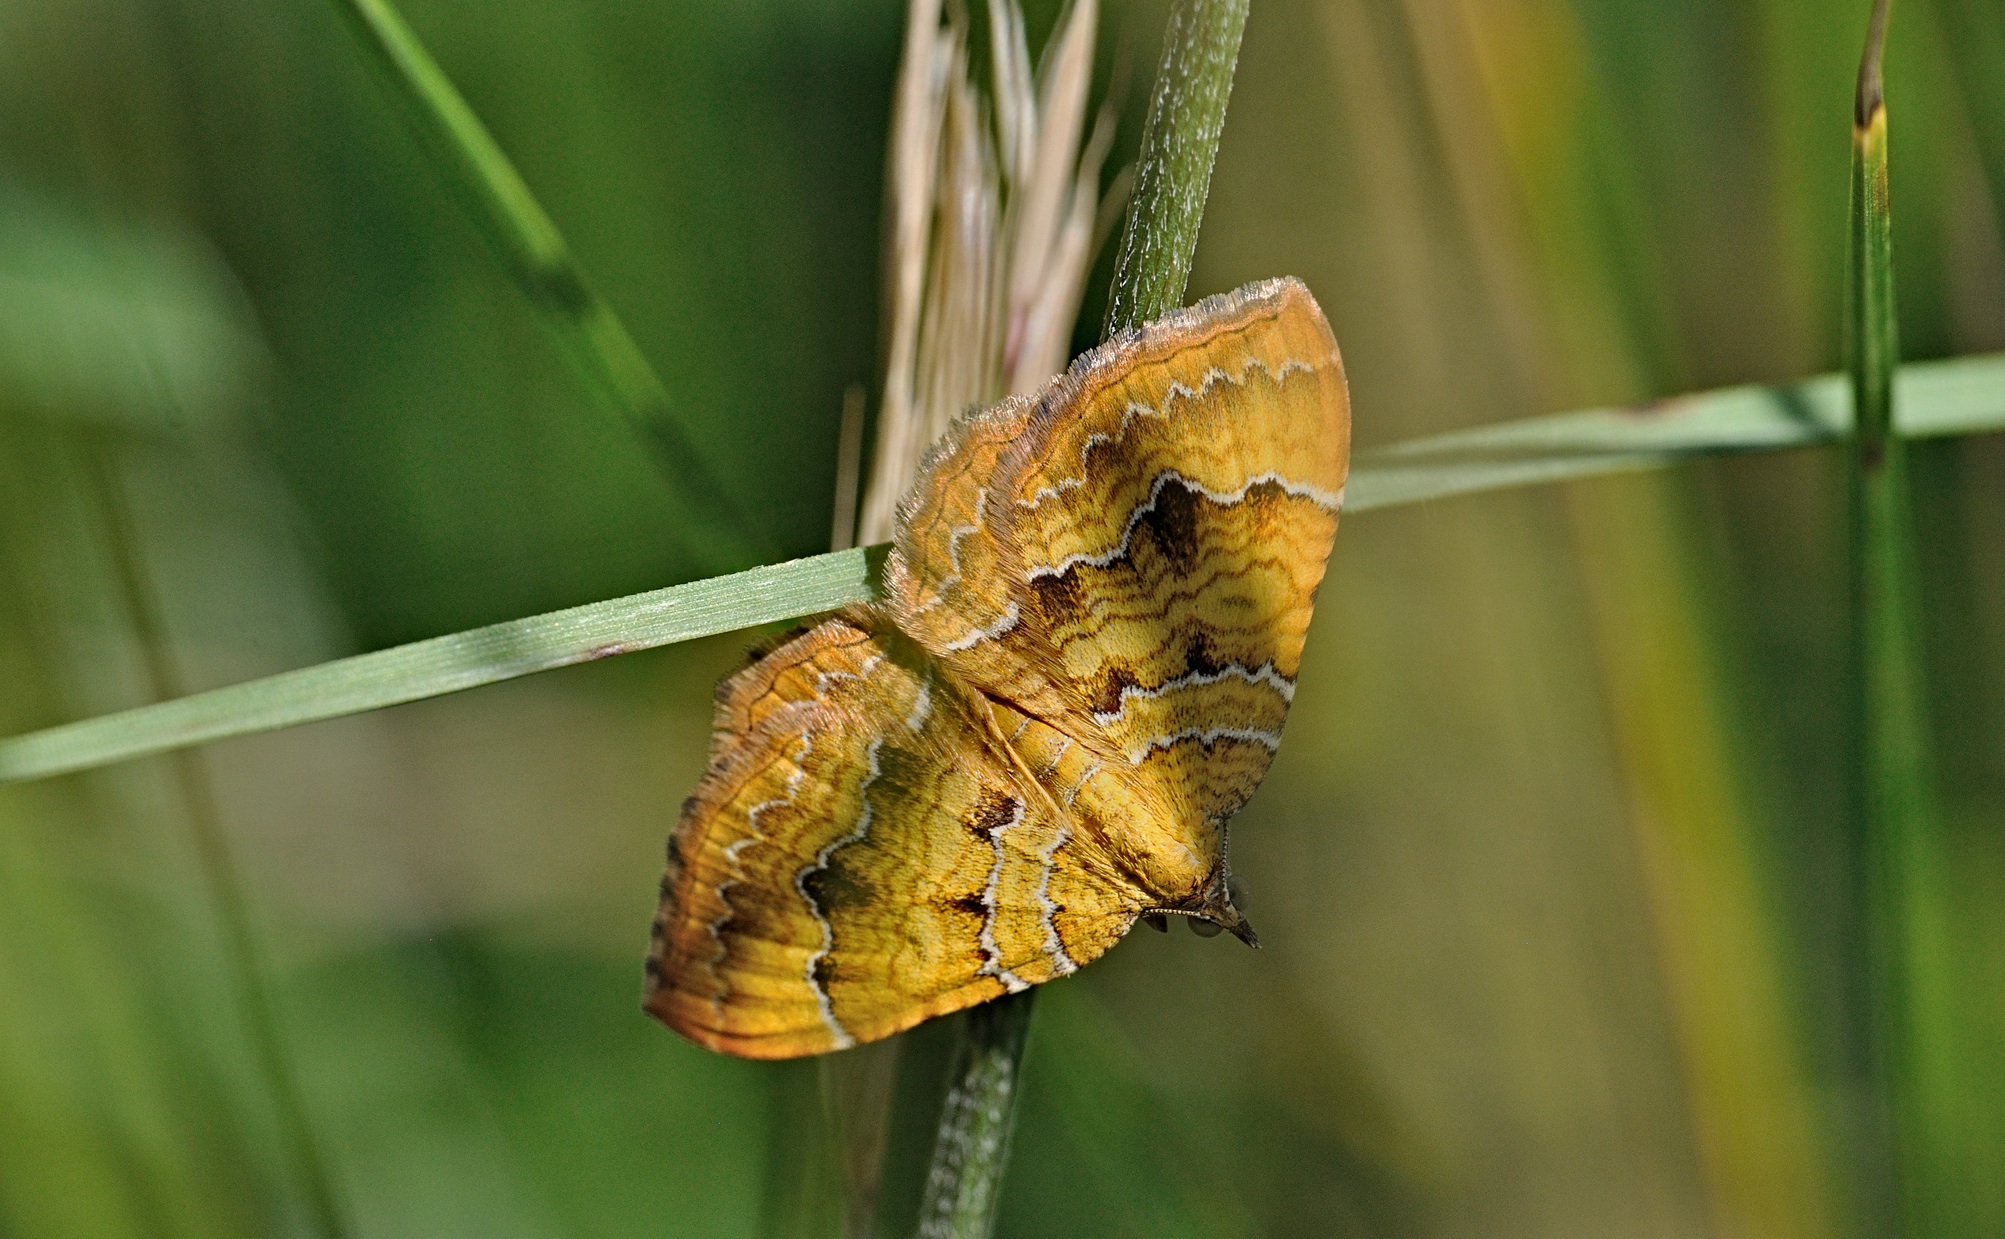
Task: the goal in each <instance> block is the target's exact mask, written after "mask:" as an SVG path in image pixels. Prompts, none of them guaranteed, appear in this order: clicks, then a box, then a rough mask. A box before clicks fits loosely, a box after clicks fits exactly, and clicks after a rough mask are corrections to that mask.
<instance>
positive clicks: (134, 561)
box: [83, 442, 349, 1239]
mask: <svg viewBox="0 0 2005 1239" xmlns="http://www.w3.org/2000/svg"><path fill="white" fill-rule="evenodd" d="M83 455H84V461H83V473H84V475H85V476H86V477H87V478H88V479H89V482H90V488H91V492H92V498H93V500H94V502H95V504H96V507H97V513H98V519H99V520H100V521H101V522H102V523H103V526H104V538H105V544H106V546H107V547H108V549H109V550H110V566H111V569H112V575H113V578H114V584H115V586H116V595H115V596H116V597H117V598H118V600H119V604H120V606H121V607H122V608H123V609H124V611H125V618H126V621H127V623H129V624H130V625H131V628H132V634H133V637H134V640H135V642H136V643H137V645H138V647H139V654H140V659H141V666H142V667H143V668H144V670H145V674H146V679H147V682H148V688H149V689H150V690H151V692H152V694H153V696H154V698H155V699H157V700H161V701H166V700H169V699H171V698H174V697H179V696H181V695H183V694H184V693H185V692H186V689H185V687H184V686H183V685H182V683H181V677H180V676H179V675H178V674H177V673H176V671H175V668H174V663H173V658H172V656H171V654H170V653H169V650H168V647H167V633H166V627H165V625H164V624H163V623H162V622H161V619H160V616H159V613H158V608H157V606H156V604H155V601H154V597H153V592H152V590H151V588H150V586H149V583H148V581H147V578H146V571H145V568H144V565H143V564H142V563H141V562H140V559H139V545H140V543H139V527H138V524H137V523H136V522H135V521H134V520H133V518H132V514H131V512H130V510H129V509H128V507H127V504H126V499H125V492H124V489H123V486H122V483H121V481H120V479H119V477H118V473H117V468H116V461H115V459H114V452H113V448H112V446H111V445H109V444H107V443H102V442H93V443H89V444H88V445H87V446H86V447H85V448H84V449H83ZM166 760H167V762H168V765H169V768H170V769H171V771H172V782H173V786H174V788H175V791H176V793H177V794H178V796H179V798H180V801H181V810H182V812H183V813H184V814H186V816H187V821H188V829H189V835H190V840H191V842H192V843H193V845H194V849H195V855H196V860H197V862H198V863H199V864H200V866H201V870H202V875H203V878H204V880H205V881H206V882H207V884H208V892H207V894H208V897H209V903H210V906H211V907H212V908H213V909H214V912H215V916H216V923H217V928H218V930H219V931H220V935H221V938H222V942H223V949H224V952H225V954H226V955H227V957H228V958H227V959H226V960H225V967H226V969H227V976H228V979H229V984H230V988H231V990H232V992H233V995H234V997H235V999H236V1003H237V1017H238V1019H240V1020H241V1021H242V1023H243V1031H244V1036H245V1039H246V1040H247V1041H249V1042H250V1045H251V1050H252V1053H253V1054H255V1055H256V1058H257V1061H256V1063H255V1067H256V1070H257V1072H258V1076H259V1078H260V1079H261V1080H262V1081H263V1083H264V1086H265V1089H266V1092H267V1093H268V1094H269V1100H270V1102H271V1105H272V1112H273V1115H274V1117H275V1118H276V1119H277V1122H278V1130H279V1139H280V1140H281V1142H282V1143H283V1145H284V1148H283V1150H282V1156H283V1158H284V1161H285V1163H286V1168H287V1169H288V1170H289V1171H290V1172H291V1173H292V1174H293V1175H294V1176H295V1180H296V1185H297V1187H298V1189H299V1190H300V1192H301V1193H302V1196H303V1199H302V1202H301V1203H302V1204H303V1206H304V1208H305V1210H306V1214H307V1221H308V1224H309V1225H310V1227H311V1228H312V1232H313V1233H314V1234H316V1235H319V1236H322V1239H343V1237H344V1236H346V1235H347V1234H348V1233H349V1230H348V1225H347V1222H346V1220H345V1218H344V1216H343V1214H342V1211H341V1206H340V1202H339V1200H338V1199H337V1197H336V1195H335V1191H334V1180H333V1175H332V1174H331V1172H330V1171H329V1169H328V1165H327V1160H326V1156H325V1154H324V1152H323V1150H322V1149H321V1146H320V1142H319V1140H318V1138H317V1137H316V1136H315V1134H314V1129H313V1121H312V1118H311V1116H310V1115H309V1113H308V1111H307V1105H306V1099H305V1097H304V1096H303V1095H302V1094H301V1092H300V1085H299V1075H298V1068H297V1065H296V1064H295V1062H294V1060H293V1055H292V1052H291V1049H290V1047H289V1046H288V1045H287V1042H286V1039H285V1035H284V1033H283V1031H282V1029H281V1022H280V1019H279V1014H278V1010H277V1005H276V1003H275V1002H274V1000H273V997H272V992H271V987H270V985H269V984H267V982H266V979H265V978H266V967H265V963H264V960H263V958H262V953H261V952H260V951H259V949H258V942H257V934H256V931H255V930H254V929H253V928H252V925H251V912H250V906H249V903H248V901H247V900H246V899H245V898H244V888H243V880H242V878H241V877H240V876H239V875H238V872H237V866H236V860H235V858H234V857H233V856H232V854H231V852H230V843H229V840H228V838H227V837H225V835H224V833H223V822H222V814H221V812H220V810H219V809H218V807H217V803H216V793H215V789H214V787H213V786H212V785H211V784H210V782H209V776H208V772H207V770H206V769H205V768H204V767H203V764H202V756H201V754H199V753H196V752H193V751H190V750H183V751H181V752H176V753H170V754H168V755H167V757H166Z"/></svg>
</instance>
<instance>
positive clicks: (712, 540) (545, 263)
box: [335, 0, 772, 571]
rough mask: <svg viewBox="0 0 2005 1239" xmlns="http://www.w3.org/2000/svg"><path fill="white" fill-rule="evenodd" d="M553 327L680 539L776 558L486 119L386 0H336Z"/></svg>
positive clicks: (715, 553) (720, 566)
mask: <svg viewBox="0 0 2005 1239" xmlns="http://www.w3.org/2000/svg"><path fill="white" fill-rule="evenodd" d="M335 3H336V6H337V7H338V8H339V9H340V10H341V12H342V14H343V15H344V16H345V17H347V18H348V21H349V24H350V26H351V27H352V28H353V29H354V31H355V33H356V35H357V36H358V37H359V38H360V39H361V41H362V43H363V45H364V46H365V47H366V48H368V49H369V50H370V51H371V52H373V53H374V54H375V56H376V57H377V59H378V60H379V62H380V63H381V65H382V66H383V68H384V69H385V70H386V71H387V72H388V74H389V77H390V81H391V83H392V85H394V86H395V87H396V89H397V96H398V100H399V102H400V103H401V104H402V105H403V108H404V111H405V113H406V115H407V116H408V117H409V119H410V121H411V123H412V125H413V126H414V127H415V128H416V130H417V132H418V134H419V137H420V138H421V139H422V141H423V143H424V145H425V146H426V147H427V148H428V150H429V151H430V153H431V154H432V155H433V157H434V158H435V159H436V160H437V161H438V164H439V169H440V171H441V173H442V174H443V175H444V176H445V179H446V181H447V182H448V183H449V184H451V185H452V186H453V188H454V189H456V190H457V191H458V192H459V193H460V195H461V197H462V198H463V199H465V201H466V204H467V206H468V208H469V210H470V211H471V213H472V215H473V219H474V223H475V224H476V225H477V226H478V227H479V228H480V230H481V232H482V233H483V234H484V235H485V236H486V237H487V239H488V242H489V243H490V244H491V245H492V246H493V247H494V250H495V253H496V254H498V255H499V256H500V257H501V259H502V261H503V262H505V263H506V264H507V266H508V269H509V272H510V274H512V275H513V276H514V277H515V281H516V283H517V284H518V285H520V287H521V288H522V291H523V292H524V293H525V294H527V295H528V297H529V301H530V303H531V304H532V305H533V306H534V307H535V308H536V311H537V315H538V317H539V318H540V319H541V320H542V322H543V324H544V327H545V329H546V330H548V331H549V333H550V336H551V338H552V339H553V340H554V341H555V342H556V343H557V345H558V347H559V349H560V350H561V351H562V352H563V353H564V355H565V357H566V358H567V359H568V360H569V361H570V362H571V364H572V366H573V367H574V368H575V369H576V370H577V371H578V374H579V376H580V377H581V378H582V379H583V380H584V382H585V385H586V387H587V388H588V389H589V390H590V391H591V393H592V395H593V397H594V398H595V399H597V400H598V402H599V403H600V404H602V405H603V406H605V407H606V408H607V409H608V410H609V411H610V412H612V413H614V414H615V415H617V416H619V417H621V418H623V419H624V420H625V421H626V423H627V424H628V426H629V427H630V429H632V431H633V432H634V433H635V434H636V435H637V436H638V437H639V438H640V439H641V441H642V442H643V444H644V445H645V446H646V447H647V448H648V449H649V455H650V457H651V458H652V459H653V460H654V461H655V463H656V465H657V466H658V467H659V468H660V469H661V471H662V473H663V474H664V475H665V477H666V479H667V481H668V483H669V486H670V489H671V491H672V494H671V498H672V499H673V500H674V501H675V503H676V504H677V505H678V508H679V510H680V512H681V514H682V516H683V517H684V518H685V519H686V520H687V522H688V525H687V528H686V529H685V530H684V536H683V537H682V539H681V542H682V544H683V546H684V547H685V549H687V550H688V551H689V552H690V554H692V555H693V556H695V557H696V558H697V560H698V562H701V563H706V564H709V565H710V566H711V567H712V568H713V569H714V570H717V571H724V570H728V569H731V568H742V567H744V566H746V565H747V564H751V563H763V562H765V561H767V560H768V559H770V558H772V556H771V554H770V550H771V548H769V547H766V546H764V545H761V542H760V539H759V538H758V536H757V535H756V533H755V531H754V527H753V526H752V525H751V524H750V523H749V522H748V521H747V519H746V518H745V516H744V514H743V512H741V511H740V510H739V508H738V506H737V504H736V503H735V502H734V501H733V500H732V498H731V496H730V494H729V493H728V492H727V491H726V490H725V489H724V487H723V486H721V485H720V484H719V483H718V481H717V479H716V478H715V477H714V476H713V475H712V474H711V472H710V470H709V469H708V467H707V466H706V465H705V464H704V462H703V458H702V456H701V455H700V454H699V453H698V451H697V450H696V445H695V444H694V443H693V442H691V440H690V439H689V436H688V435H687V434H686V433H685V432H684V431H683V428H682V424H681V423H680V422H679V421H677V420H676V418H675V415H674V413H673V412H672V410H671V409H670V407H669V398H668V388H667V386H666V385H665V384H663V382H662V381H661V376H660V375H659V374H657V373H655V369H654V367H653V366H652V365H650V364H649V363H648V360H647V356H646V355H645V354H644V353H642V352H641V350H640V345H639V344H637V343H635V341H634V338H633V335H632V334H631V333H630V332H629V331H628V330H627V328H626V324H625V323H623V322H621V321H620V317H619V315H617V314H615V313H614V312H613V308H612V306H610V305H609V304H607V303H606V301H605V299H604V298H603V297H601V296H599V294H598V293H597V292H596V291H594V290H593V288H592V286H591V284H590V283H589V282H588V281H587V280H586V279H585V274H584V271H583V270H582V269H581V268H580V267H579V266H578V262H577V259H576V258H575V257H574V256H573V254H572V253H571V247H570V245H569V243H568V242H566V241H565V239H564V234H563V233H561V232H559V231H558V229H557V225H556V223H555V222H553V221H552V220H551V218H550V215H549V213H548V212H546V211H545V210H544V209H543V206H542V204H541V203H539V202H538V201H537V200H536V195H535V194H534V193H532V192H530V189H529V185H528V182H526V181H524V180H523V179H522V174H521V173H520V172H518V171H516V168H515V165H514V164H513V163H511V162H510V161H509V158H508V156H507V155H505V154H504V153H502V150H501V146H500V144H499V143H497V142H496V141H495V140H494V135H493V134H491V133H489V132H488V130H487V126H486V125H484V124H482V123H481V120H480V117H479V116H477V115H475V114H474V110H473V108H472V107H470V106H469V105H468V104H467V101H466V99H465V98H464V97H463V96H462V95H461V94H460V93H459V90H458V89H457V88H456V87H455V86H454V85H453V84H452V81H451V79H450V78H448V77H447V76H446V75H445V71H444V70H442V69H441V68H439V65H438V62H437V61H436V60H434V59H432V55H431V53H430V52H429V51H427V50H425V46H424V44H423V43H421V42H420V41H419V40H418V36H417V33H416V32H415V31H413V30H412V29H411V27H410V24H409V23H408V22H406V21H405V20H404V18H403V15H402V14H401V13H399V12H398V11H397V9H396V7H395V5H393V4H392V3H391V2H390V0H335Z"/></svg>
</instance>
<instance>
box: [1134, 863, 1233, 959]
mask: <svg viewBox="0 0 2005 1239" xmlns="http://www.w3.org/2000/svg"><path fill="white" fill-rule="evenodd" d="M1238 885H1239V884H1238V883H1237V882H1236V881H1234V880H1233V878H1232V875H1231V874H1230V873H1228V872H1226V868H1225V862H1224V861H1222V860H1221V861H1220V862H1219V864H1218V867H1217V868H1216V869H1214V870H1212V876H1211V880H1210V881H1209V882H1207V883H1205V887H1204V894H1203V896H1202V897H1201V898H1200V900H1199V901H1198V902H1197V904H1196V905H1195V906H1190V907H1181V908H1151V909H1149V910H1148V911H1147V912H1145V913H1143V916H1142V919H1143V920H1145V921H1147V922H1148V923H1149V924H1150V925H1151V926H1153V927H1155V928H1158V929H1163V928H1168V926H1167V923H1166V922H1164V919H1163V917H1164V914H1165V913H1174V914H1176V915H1178V916H1182V917H1186V918H1188V920H1187V921H1186V924H1188V925H1189V926H1190V929H1191V932H1192V933H1194V934H1196V935H1197V936H1198V937H1200V938H1216V937H1217V936H1218V935H1219V934H1221V933H1230V934H1231V935H1232V936H1233V937H1235V938H1237V939H1239V940H1240V941H1241V942H1244V943H1245V944H1246V945H1247V946H1250V947H1253V948H1255V949H1258V948H1259V946H1260V935H1259V934H1256V933H1254V932H1253V922H1251V921H1249V920H1247V919H1246V914H1245V913H1243V912H1241V911H1240V910H1239V908H1238V907H1237V906H1236V905H1235V904H1234V903H1233V897H1234V896H1235V895H1236V894H1237V893H1238V890H1237V887H1238Z"/></svg>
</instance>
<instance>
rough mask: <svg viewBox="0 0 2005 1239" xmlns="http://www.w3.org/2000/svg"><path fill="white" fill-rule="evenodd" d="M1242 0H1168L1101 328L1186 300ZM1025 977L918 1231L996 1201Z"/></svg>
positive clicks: (955, 1104)
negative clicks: (1166, 22) (1139, 152)
mask: <svg viewBox="0 0 2005 1239" xmlns="http://www.w3.org/2000/svg"><path fill="white" fill-rule="evenodd" d="M1247 5H1248V0H1178V3H1177V4H1176V6H1175V7H1174V8H1172V9H1171V10H1170V19H1169V26H1168V29H1167V30H1166V31H1165V32H1164V35H1163V58H1162V62H1161V64H1160V66H1159V67H1158V68H1157V70H1156V85H1155V90H1154V93H1153V94H1152V95H1151V97H1150V99H1149V116H1148V119H1147V120H1146V121H1145V122H1143V127H1142V155H1141V165H1140V167H1139V168H1138V169H1137V171H1136V176H1135V192H1134V196H1133V198H1131V199H1130V200H1129V203H1128V220H1127V225H1126V227H1125V229H1124V230H1123V232H1122V234H1121V249H1120V253H1119V254H1118V256H1117V257H1116V259H1115V262H1114V283H1113V287H1112V288H1111V289H1110V290H1109V292H1108V296H1107V319H1106V322H1105V324H1104V325H1103V327H1102V329H1101V337H1102V338H1103V339H1104V338H1106V337H1108V336H1111V335H1113V334H1114V333H1115V332H1118V331H1124V330H1127V329H1128V328H1131V327H1137V326H1140V325H1141V324H1142V323H1145V322H1147V321H1149V320H1150V319H1153V318H1159V317H1161V316H1162V315H1164V314H1167V313H1169V312H1170V311H1171V310H1174V309H1176V308H1178V307H1179V306H1181V305H1183V303H1184V289H1185V287H1186V286H1187V285H1188V284H1189V283H1190V268H1191V262H1192V260H1193V258H1195V256H1196V254H1197V234H1198V228H1199V225H1200V224H1201V223H1202V222H1203V219H1204V203H1205V199H1206V198H1207V197H1208V196H1209V195H1210V193H1211V169H1212V165H1213V164H1214V163H1215V162H1216V161H1217V158H1218V139H1219V135H1220V134H1221V133H1223V132H1224V129H1225V107H1226V103H1227V101H1228V100H1229V99H1230V98H1231V96H1232V73H1233V68H1234V66H1235V65H1237V64H1238V62H1239V42H1240V37H1241V36H1242V35H1243V34H1244V33H1245V31H1246V12H1247ZM1036 998H1037V990H1036V989H1035V988H1032V989H1027V990H1024V991H1023V992H1021V993H1017V994H1005V995H1003V996H1002V997H1001V998H998V999H996V1000H995V1001H993V1002H990V1003H986V1004H984V1005H982V1006H980V1007H977V1008H975V1009H974V1010H973V1011H971V1012H969V1013H968V1016H967V1018H965V1019H964V1020H962V1022H961V1027H960V1032H959V1041H958V1044H957V1046H956V1049H955V1053H954V1060H953V1065H952V1067H951V1068H950V1069H949V1072H948V1076H947V1095H946V1100H945V1102H944V1104H943V1105H942V1106H941V1110H940V1119H939V1123H938V1126H937V1128H936V1134H935V1138H934V1144H933V1158H932V1164H931V1167H930V1169H929V1171H928V1173H927V1176H926V1187H925V1194H924V1198H923V1199H922V1200H921V1202H920V1208H919V1236H920V1239H989V1236H990V1235H992V1234H994V1233H995V1227H996V1216H997V1211H998V1210H999V1209H1000V1208H1001V1206H1002V1183H1003V1175H1004V1173H1005V1172H1006V1171H1007V1169H1008V1166H1009V1140H1010V1133H1011V1131H1012V1130H1013V1129H1014V1128H1015V1126H1016V1106H1017V1099H1018V1096H1019V1095H1020V1093H1021V1088H1020V1085H1021V1082H1022V1076H1023V1054H1024V1049H1025V1047H1026V1046H1027V1045H1028V1044H1029V1035H1030V1017H1031V1012H1032V1004H1033V1002H1034V1001H1035V1000H1036Z"/></svg>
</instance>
